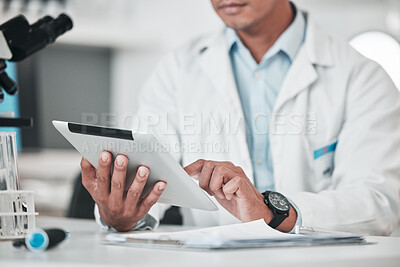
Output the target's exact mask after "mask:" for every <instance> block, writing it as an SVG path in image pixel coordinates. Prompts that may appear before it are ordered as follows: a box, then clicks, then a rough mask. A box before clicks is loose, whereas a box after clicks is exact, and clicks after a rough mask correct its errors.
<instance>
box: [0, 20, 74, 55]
mask: <svg viewBox="0 0 400 267" xmlns="http://www.w3.org/2000/svg"><path fill="white" fill-rule="evenodd" d="M72 26H73V23H72V20H71V18H70V17H68V16H67V15H65V14H61V15H60V16H58V18H56V19H54V18H52V17H50V16H45V17H43V18H41V19H39V20H38V21H37V22H35V23H34V24H32V25H29V22H28V20H27V19H26V18H25V17H24V16H23V15H19V16H16V17H15V18H13V19H11V20H9V21H7V22H6V23H4V24H3V25H0V30H1V31H2V32H3V34H4V37H5V38H6V40H7V43H8V46H9V48H10V50H11V52H12V55H13V57H12V58H11V59H10V61H21V60H23V59H25V58H27V57H29V56H30V55H32V54H34V53H35V52H37V51H39V50H41V49H43V48H44V47H46V46H47V45H49V44H51V43H54V41H55V40H56V39H57V38H58V37H59V36H61V35H62V34H64V33H65V32H66V31H69V30H71V29H72Z"/></svg>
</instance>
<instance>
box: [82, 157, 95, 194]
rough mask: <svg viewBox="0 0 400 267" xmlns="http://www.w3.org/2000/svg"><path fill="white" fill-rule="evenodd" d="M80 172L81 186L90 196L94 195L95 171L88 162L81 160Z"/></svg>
mask: <svg viewBox="0 0 400 267" xmlns="http://www.w3.org/2000/svg"><path fill="white" fill-rule="evenodd" d="M81 172H82V184H83V186H84V187H85V188H86V190H87V191H88V192H89V194H90V195H92V197H93V195H94V193H95V190H96V186H97V183H96V169H95V167H93V165H92V164H90V162H89V161H88V160H87V159H85V158H82V160H81Z"/></svg>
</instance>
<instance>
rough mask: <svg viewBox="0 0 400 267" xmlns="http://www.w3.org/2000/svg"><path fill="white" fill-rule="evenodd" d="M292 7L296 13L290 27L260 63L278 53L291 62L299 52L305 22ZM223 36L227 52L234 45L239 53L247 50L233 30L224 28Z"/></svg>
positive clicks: (299, 12)
mask: <svg viewBox="0 0 400 267" xmlns="http://www.w3.org/2000/svg"><path fill="white" fill-rule="evenodd" d="M292 6H293V7H294V9H295V11H296V12H295V13H296V15H295V18H294V20H293V22H292V24H290V26H289V27H288V28H287V29H286V30H285V31H284V32H283V33H282V34H281V36H279V38H278V40H276V42H275V43H274V44H273V46H272V47H271V48H270V49H269V50H268V51H267V53H266V54H265V55H264V57H263V59H262V60H261V62H263V61H264V60H266V59H268V58H270V57H272V56H273V55H275V54H277V53H279V52H280V51H283V52H284V53H285V54H286V55H287V56H288V57H289V59H290V61H292V62H293V59H294V58H295V57H296V55H297V52H298V51H299V50H300V47H301V45H302V44H303V42H304V38H305V31H306V21H305V18H304V15H303V13H302V12H301V11H300V10H298V9H296V7H295V6H294V5H292ZM225 36H226V40H227V44H228V51H229V52H231V51H232V48H233V47H234V45H237V47H238V49H239V51H240V50H243V49H246V50H247V48H246V47H245V46H244V45H243V43H242V41H241V40H240V38H239V36H238V35H237V34H236V32H235V30H234V29H232V28H229V27H226V29H225Z"/></svg>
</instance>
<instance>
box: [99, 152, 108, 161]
mask: <svg viewBox="0 0 400 267" xmlns="http://www.w3.org/2000/svg"><path fill="white" fill-rule="evenodd" d="M101 160H102V161H103V162H107V160H108V156H107V152H102V153H101Z"/></svg>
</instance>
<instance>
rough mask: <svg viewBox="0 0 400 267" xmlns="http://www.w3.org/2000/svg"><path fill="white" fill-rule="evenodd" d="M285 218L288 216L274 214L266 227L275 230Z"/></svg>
mask: <svg viewBox="0 0 400 267" xmlns="http://www.w3.org/2000/svg"><path fill="white" fill-rule="evenodd" d="M287 217H288V214H286V215H285V214H276V215H275V216H274V218H273V219H272V220H271V221H270V222H269V224H268V225H269V226H271V227H272V228H274V229H276V227H278V226H279V225H280V224H281V223H282V222H283V221H284V220H285V219H286V218H287Z"/></svg>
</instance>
